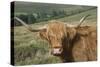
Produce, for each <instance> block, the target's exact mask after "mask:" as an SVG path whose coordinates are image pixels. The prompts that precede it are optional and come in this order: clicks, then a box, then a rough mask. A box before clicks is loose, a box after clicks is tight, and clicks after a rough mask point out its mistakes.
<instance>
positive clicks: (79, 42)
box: [39, 21, 97, 62]
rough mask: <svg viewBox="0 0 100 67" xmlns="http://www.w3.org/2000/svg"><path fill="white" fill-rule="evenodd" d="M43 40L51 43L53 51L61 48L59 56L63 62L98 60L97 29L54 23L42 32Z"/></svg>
mask: <svg viewBox="0 0 100 67" xmlns="http://www.w3.org/2000/svg"><path fill="white" fill-rule="evenodd" d="M39 33H40V36H41V38H43V39H45V40H47V41H48V42H49V43H50V46H51V49H54V48H61V49H62V52H61V54H60V55H57V56H58V57H60V58H61V59H62V61H63V62H73V61H95V60H97V33H96V27H92V26H81V27H78V28H77V27H70V26H69V25H65V24H64V23H62V22H58V21H55V22H54V21H53V22H50V23H49V24H48V26H47V29H43V30H41V31H40V32H39Z"/></svg>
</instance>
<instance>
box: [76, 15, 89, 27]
mask: <svg viewBox="0 0 100 67" xmlns="http://www.w3.org/2000/svg"><path fill="white" fill-rule="evenodd" d="M88 16H90V15H89V14H88V15H86V16H83V17H82V18H81V20H80V23H79V24H78V25H77V27H79V26H80V25H81V24H82V23H83V21H84V20H85V19H86V18H87V17H88Z"/></svg>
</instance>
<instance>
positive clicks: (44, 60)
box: [14, 2, 97, 65]
mask: <svg viewBox="0 0 100 67" xmlns="http://www.w3.org/2000/svg"><path fill="white" fill-rule="evenodd" d="M15 7H16V8H15V15H20V14H27V13H29V12H30V11H31V13H36V12H37V10H36V9H38V8H39V9H38V12H40V11H44V10H45V12H47V14H50V13H51V11H52V10H54V9H55V8H56V9H57V11H59V10H65V12H66V13H67V14H68V13H69V14H70V13H72V11H73V14H71V15H69V16H68V15H64V16H62V17H59V18H55V17H53V18H52V19H48V20H41V21H38V22H36V23H34V24H30V26H31V27H32V28H38V27H41V26H43V25H45V24H47V23H48V22H47V21H49V20H58V21H63V22H65V23H69V24H74V25H77V24H79V20H80V19H81V18H82V17H83V16H84V15H87V14H90V15H91V16H89V17H88V18H87V19H86V20H85V22H84V23H83V24H82V25H91V26H92V25H93V26H94V25H95V26H96V24H97V8H96V7H93V6H78V5H76V6H73V5H59V6H58V5H55V4H53V5H52V6H51V5H50V4H46V5H44V4H36V3H35V4H33V3H23V2H18V3H16V6H15ZM23 7H26V8H23ZM32 8H34V9H32ZM40 8H41V9H40ZM43 8H44V9H43ZM90 8H92V9H90ZM80 9H82V10H83V9H86V10H85V11H84V10H83V11H82V12H80V13H74V12H76V11H78V10H80ZM58 16H59V15H58ZM58 16H56V17H58ZM43 19H45V18H43ZM31 22H32V21H31ZM14 49H15V50H14V58H15V65H28V64H51V63H60V62H61V60H60V59H59V58H58V57H55V56H52V55H51V54H50V53H49V51H50V48H49V44H48V42H46V41H45V40H42V39H41V38H40V37H39V36H38V33H36V32H34V33H32V32H29V31H28V30H27V29H26V28H25V27H24V26H15V27H14Z"/></svg>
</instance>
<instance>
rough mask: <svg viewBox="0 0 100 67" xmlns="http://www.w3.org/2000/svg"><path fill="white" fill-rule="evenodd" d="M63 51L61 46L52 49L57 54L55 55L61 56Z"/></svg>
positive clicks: (52, 52)
mask: <svg viewBox="0 0 100 67" xmlns="http://www.w3.org/2000/svg"><path fill="white" fill-rule="evenodd" d="M61 53H62V49H61V48H53V49H52V51H51V54H52V55H55V56H59V55H61Z"/></svg>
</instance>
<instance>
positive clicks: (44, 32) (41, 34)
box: [39, 29, 47, 40]
mask: <svg viewBox="0 0 100 67" xmlns="http://www.w3.org/2000/svg"><path fill="white" fill-rule="evenodd" d="M39 36H40V37H41V38H42V39H46V40H47V29H42V30H41V31H39Z"/></svg>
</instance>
